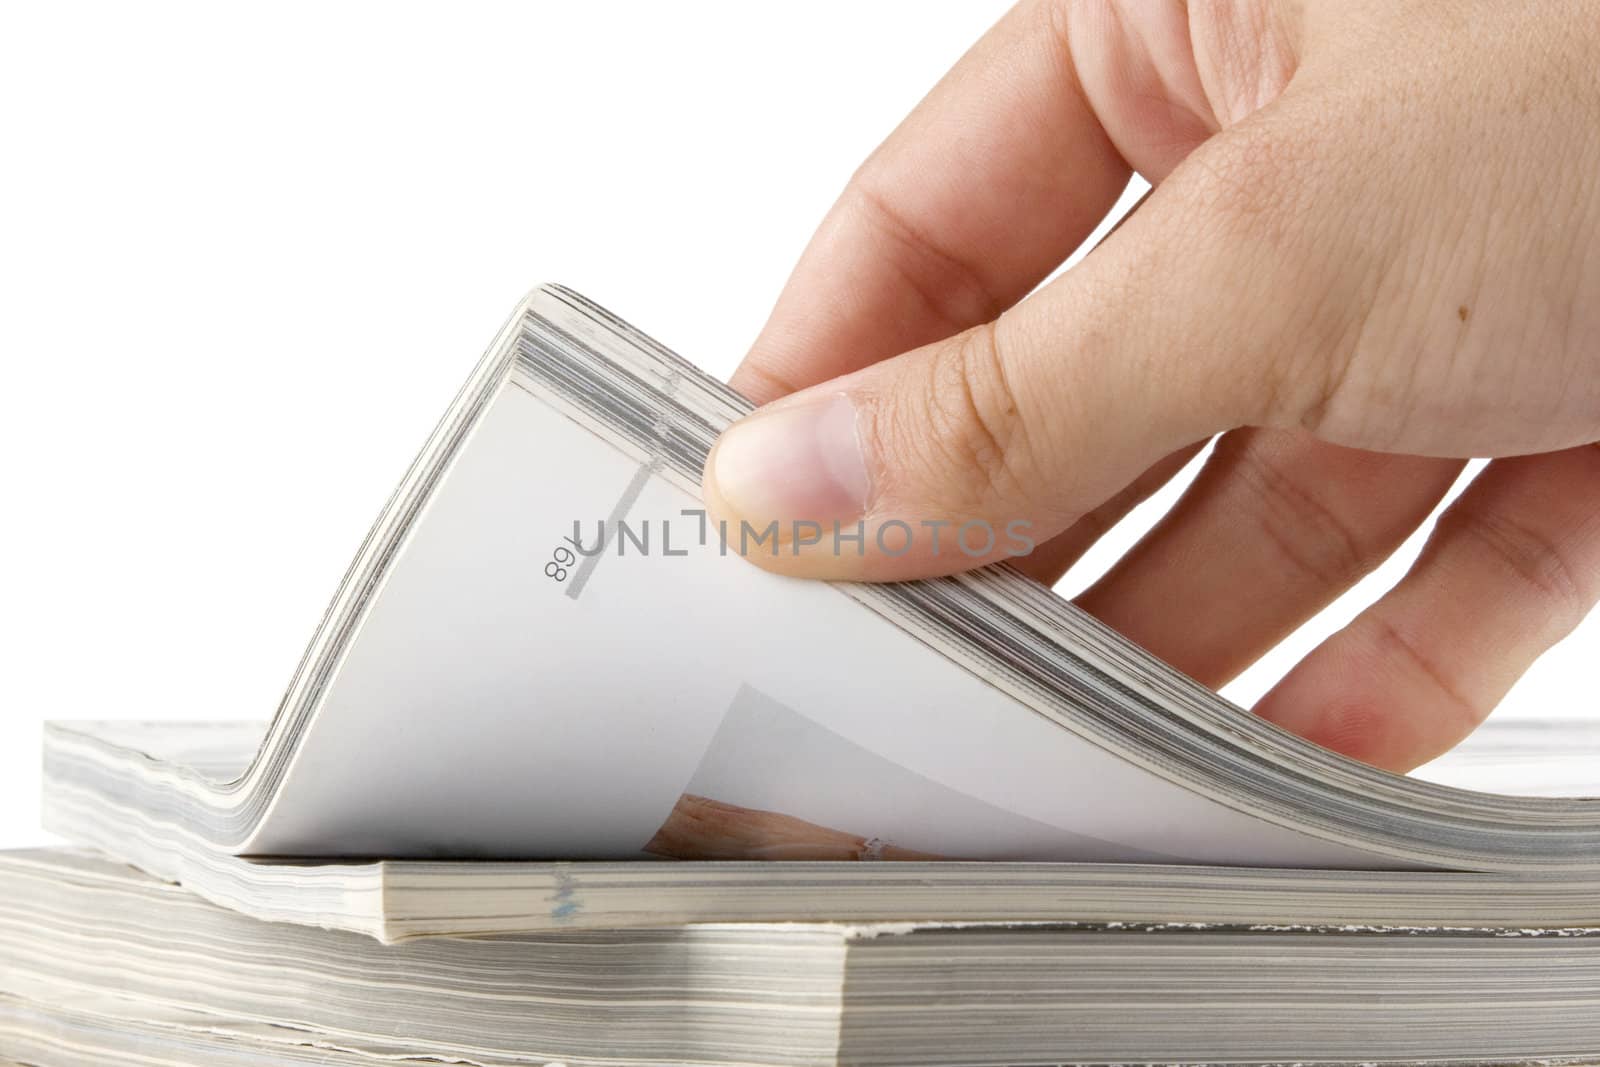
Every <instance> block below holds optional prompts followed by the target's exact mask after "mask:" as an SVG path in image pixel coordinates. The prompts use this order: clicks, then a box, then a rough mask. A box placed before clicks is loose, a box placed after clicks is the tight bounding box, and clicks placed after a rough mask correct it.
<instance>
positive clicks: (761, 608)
mask: <svg viewBox="0 0 1600 1067" xmlns="http://www.w3.org/2000/svg"><path fill="white" fill-rule="evenodd" d="M748 408H749V405H748V404H747V402H746V401H744V400H743V399H741V398H740V397H739V396H738V395H736V394H735V393H733V392H732V391H731V390H729V389H727V388H726V387H725V386H723V385H721V384H720V383H718V382H716V381H714V380H712V379H711V378H709V377H707V376H706V375H704V374H702V373H701V372H699V371H698V370H696V369H695V368H694V367H693V366H691V365H690V364H689V363H687V362H685V361H684V360H682V359H680V358H679V357H677V356H675V355H674V354H673V353H671V352H669V351H668V350H666V349H665V348H663V347H662V346H661V345H659V344H657V343H655V342H654V341H652V340H650V339H649V338H648V337H646V336H644V335H643V334H642V333H640V332H639V331H638V330H636V329H634V328H632V327H631V326H629V325H628V324H626V323H625V322H623V321H621V320H620V319H618V318H616V317H614V316H612V315H611V314H609V313H607V312H606V311H604V310H602V309H600V308H599V307H597V306H595V305H594V304H592V303H590V302H589V301H587V300H585V299H584V298H582V297H580V296H578V295H577V294H575V293H573V292H571V291H570V290H567V289H564V288H560V287H555V286H552V287H546V288H543V289H540V290H538V291H536V292H534V293H533V294H532V295H531V296H529V297H528V298H527V300H526V301H525V302H524V303H523V304H522V305H521V306H520V307H519V308H518V309H517V311H516V313H515V315H514V316H513V317H512V319H511V321H510V322H509V323H508V325H507V326H506V327H505V329H504V330H503V331H502V333H501V334H500V336H499V337H498V338H497V339H496V340H495V342H494V344H493V346H492V347H491V348H490V350H489V352H488V353H487V355H486V356H485V357H484V358H483V360H482V361H481V362H480V364H479V365H478V367H477V368H476V370H475V371H474V372H473V374H472V376H471V378H470V380H469V381H468V382H467V384H466V386H465V388H464V389H463V390H462V392H461V393H460V395H459V396H458V397H457V398H456V400H455V402H454V403H453V404H452V405H451V407H450V409H449V411H448V412H447V413H446V415H445V417H444V420H443V421H442V423H441V424H440V426H439V427H438V429H437V430H436V432H435V433H434V435H433V437H432V438H431V439H430V441H429V442H428V444H427V445H426V447H425V448H424V449H423V451H422V453H421V455H420V456H419V457H418V458H417V460H416V461H415V463H414V464H413V466H412V467H411V469H410V471H409V473H408V474H407V475H406V477H405V479H404V481H403V482H402V484H401V486H400V487H399V489H398V490H397V492H396V493H395V495H394V497H393V498H392V500H391V501H390V503H389V505H388V506H387V508H386V509H385V511H384V513H383V515H382V516H381V517H380V518H379V520H378V522H377V524H376V525H375V526H374V527H373V529H372V531H371V533H370V534H369V536H368V538H367V540H366V542H365V543H364V544H363V546H362V548H361V550H360V552H359V554H358V555H357V557H356V559H355V562H354V563H353V564H352V566H351V568H350V571H349V573H348V575H347V576H346V578H345V581H344V583H343V585H342V587H341V588H340V590H339V592H338V594H337V596H336V597H335V599H334V601H333V603H332V605H331V606H330V607H329V609H328V612H327V614H326V617H325V618H324V619H323V621H322V624H321V625H320V627H319V628H318V630H317V632H316V634H315V636H314V637H313V639H312V641H311V643H310V646H309V647H308V648H307V651H306V654H305V657H304V660H303V661H302V663H301V665H300V668H299V670H298V671H297V673H296V675H295V677H294V679H293V680H292V682H291V684H290V686H289V689H288V692H287V693H286V695H285V696H284V698H283V701H282V704H281V706H280V707H279V709H278V712H277V714H276V716H275V717H274V718H273V719H272V721H271V723H270V725H267V726H265V727H255V728H251V727H247V726H240V725H238V724H222V725H216V726H210V725H201V726H195V725H182V726H180V725H164V724H159V723H117V724H99V723H65V724H55V725H53V726H52V727H51V728H50V729H49V731H48V732H47V743H46V755H45V764H46V781H47V786H46V793H47V796H46V820H47V825H49V826H50V827H51V828H53V829H56V830H57V831H59V832H61V833H63V834H64V835H66V836H68V837H69V838H72V839H74V840H76V841H79V842H82V843H86V844H91V845H95V846H97V847H100V848H103V849H105V850H107V851H110V852H112V853H114V854H117V855H120V856H123V857H124V858H128V859H131V860H134V861H136V862H138V863H140V864H141V865H142V866H146V867H147V868H149V869H151V870H153V871H155V872H156V873H158V874H163V873H165V874H170V873H172V872H173V871H174V870H175V869H176V868H177V866H178V865H180V864H182V863H184V862H189V863H191V864H192V863H193V861H194V860H195V858H196V857H201V856H213V857H214V856H222V855H232V856H256V857H261V856H284V857H330V856H338V857H400V858H406V857H409V858H427V859H440V858H457V859H462V858H471V859H564V860H570V859H613V860H614V859H633V858H675V859H776V860H802V859H803V860H900V861H914V862H935V861H942V860H1031V861H1059V860H1076V861H1114V862H1135V863H1152V864H1197V863H1198V864H1230V865H1257V866H1274V867H1297V868H1307V867H1317V868H1330V867H1338V868H1358V869H1381V868H1449V869H1458V870H1459V869H1466V870H1479V871H1502V872H1518V871H1532V870H1554V871H1562V870H1564V871H1580V872H1594V871H1597V870H1600V808H1597V807H1596V805H1595V804H1594V803H1593V802H1591V801H1588V800H1581V799H1558V798H1533V797H1513V796H1502V795H1490V794H1480V793H1471V792H1466V791H1461V790H1457V789H1451V788H1446V787H1443V786H1437V785H1431V784H1428V783H1424V782H1420V781H1416V780H1412V779H1408V778H1404V777H1400V776H1397V775H1392V774H1388V773H1385V772H1382V771H1378V770H1374V769H1372V768H1369V767H1366V766H1363V765H1361V764H1358V763H1355V762H1352V761H1350V760H1347V759H1344V758H1342V757H1340V756H1337V755H1335V754H1332V753H1330V752H1328V751H1325V750H1323V749H1321V748H1319V747H1317V746H1315V745H1312V744H1309V743H1307V742H1304V741H1302V740H1300V739H1297V738H1295V737H1292V736H1290V735H1289V734H1287V733H1285V732H1283V731H1281V730H1280V729H1278V728H1277V727H1274V726H1272V725H1271V724H1268V723H1265V722H1262V721H1260V720H1258V719H1256V718H1254V717H1253V716H1251V715H1249V714H1248V713H1246V712H1244V711H1242V710H1240V709H1239V708H1237V707H1234V706H1233V705H1231V704H1229V703H1228V702H1227V701H1225V700H1223V699H1221V698H1220V697H1218V696H1217V695H1216V694H1215V693H1213V692H1211V691H1210V690H1207V689H1205V688H1204V687H1202V686H1200V685H1198V684H1196V683H1195V682H1193V681H1191V680H1190V679H1188V678H1186V677H1184V676H1182V675H1181V674H1179V673H1177V672H1176V671H1174V670H1172V669H1171V668H1169V667H1167V666H1166V665H1164V664H1162V663H1161V662H1159V661H1157V660H1155V659H1153V658H1152V657H1150V656H1149V655H1147V654H1145V653H1143V652H1142V651H1140V650H1139V649H1138V648H1136V647H1134V646H1132V645H1131V644H1129V643H1128V642H1126V641H1124V640H1122V639H1121V638H1119V637H1118V636H1117V635H1116V634H1114V633H1112V632H1111V631H1109V630H1107V629H1106V628H1104V627H1102V626H1100V625H1099V624H1097V623H1096V622H1095V621H1093V620H1092V619H1090V618H1088V617H1087V616H1085V615H1084V614H1082V613H1081V612H1079V611H1078V610H1076V609H1075V608H1073V607H1072V606H1071V605H1070V604H1069V603H1067V602H1065V601H1064V600H1062V599H1060V598H1058V597H1056V596H1055V595H1053V594H1052V593H1051V592H1050V591H1049V590H1048V589H1046V588H1044V587H1042V586H1040V585H1038V584H1036V583H1034V582H1031V581H1029V580H1027V579H1025V578H1023V577H1021V576H1020V575H1018V574H1017V573H1015V572H1014V571H1011V570H1009V569H1007V568H1005V567H994V568H989V569H987V570H984V571H981V572H977V573H972V574H966V575H961V576H956V577H951V578H944V579H937V580H930V581H924V582H913V583H903V584H896V585H880V586H867V585H827V584H821V583H810V582H802V581H796V580H792V579H786V578H783V577H779V576H775V575H773V574H770V573H767V572H765V571H762V570H760V569H759V568H756V567H753V566H750V565H748V564H747V563H745V562H744V561H742V560H740V559H737V558H735V557H736V556H737V554H738V550H739V547H740V546H738V545H735V544H732V543H729V542H730V539H732V538H738V537H741V536H747V535H748V532H747V531H726V530H722V529H718V528H717V527H716V525H715V524H713V523H710V522H708V521H707V519H706V516H705V513H704V512H703V511H702V510H701V509H700V503H699V496H698V486H699V481H700V474H701V468H702V465H703V463H704V461H705V457H706V455H707V452H708V450H709V448H710V446H711V444H712V442H713V441H714V439H715V438H716V436H717V434H718V433H719V432H720V431H721V430H722V429H723V428H724V427H725V426H726V425H728V424H729V423H730V422H731V421H732V420H734V419H736V418H738V417H739V416H740V415H742V414H743V413H744V412H745V411H747V410H748ZM756 533H757V534H758V535H759V534H760V533H761V532H760V531H757V532H756ZM771 544H772V546H773V547H772V548H770V549H767V548H761V547H758V548H756V549H755V550H757V551H761V550H775V551H781V550H783V549H782V548H781V547H778V542H777V541H776V540H774V541H773V542H771Z"/></svg>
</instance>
